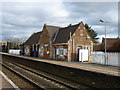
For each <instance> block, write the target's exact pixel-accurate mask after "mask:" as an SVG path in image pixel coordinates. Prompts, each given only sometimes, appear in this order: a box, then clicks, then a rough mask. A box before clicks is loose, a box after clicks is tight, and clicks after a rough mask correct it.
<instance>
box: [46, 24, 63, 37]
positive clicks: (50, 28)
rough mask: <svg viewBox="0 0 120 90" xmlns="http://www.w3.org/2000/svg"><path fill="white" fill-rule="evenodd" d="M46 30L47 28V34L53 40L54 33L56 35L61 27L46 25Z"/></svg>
mask: <svg viewBox="0 0 120 90" xmlns="http://www.w3.org/2000/svg"><path fill="white" fill-rule="evenodd" d="M46 28H47V30H48V33H49V36H50V38H51V39H53V37H54V35H55V33H56V32H57V31H58V30H59V29H60V28H61V27H57V26H51V25H46Z"/></svg>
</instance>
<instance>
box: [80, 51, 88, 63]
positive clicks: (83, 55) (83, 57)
mask: <svg viewBox="0 0 120 90" xmlns="http://www.w3.org/2000/svg"><path fill="white" fill-rule="evenodd" d="M79 61H81V62H83V61H88V49H80V50H79Z"/></svg>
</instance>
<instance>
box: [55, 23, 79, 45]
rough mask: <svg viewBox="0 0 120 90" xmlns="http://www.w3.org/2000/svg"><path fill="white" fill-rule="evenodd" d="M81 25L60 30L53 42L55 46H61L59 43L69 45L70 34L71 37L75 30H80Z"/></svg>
mask: <svg viewBox="0 0 120 90" xmlns="http://www.w3.org/2000/svg"><path fill="white" fill-rule="evenodd" d="M79 25H80V23H79V24H76V25H69V26H68V27H65V28H60V29H59V31H58V32H57V33H56V37H55V40H54V41H53V44H59V43H67V42H68V40H69V39H70V32H71V35H72V34H73V33H74V32H75V30H76V29H77V28H78V26H79Z"/></svg>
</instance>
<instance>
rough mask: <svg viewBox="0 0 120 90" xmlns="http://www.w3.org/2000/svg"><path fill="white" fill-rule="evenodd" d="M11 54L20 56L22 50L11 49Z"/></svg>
mask: <svg viewBox="0 0 120 90" xmlns="http://www.w3.org/2000/svg"><path fill="white" fill-rule="evenodd" d="M9 53H11V54H18V55H20V50H14V49H10V50H9Z"/></svg>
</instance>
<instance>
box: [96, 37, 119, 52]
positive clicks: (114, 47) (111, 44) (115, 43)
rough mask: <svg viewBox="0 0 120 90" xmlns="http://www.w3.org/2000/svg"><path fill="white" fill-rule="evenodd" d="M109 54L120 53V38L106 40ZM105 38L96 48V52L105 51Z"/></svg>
mask: <svg viewBox="0 0 120 90" xmlns="http://www.w3.org/2000/svg"><path fill="white" fill-rule="evenodd" d="M106 46H107V52H120V38H119V37H118V38H106ZM104 47H105V38H102V43H101V44H99V45H95V46H94V51H103V52H104V50H105V48H104Z"/></svg>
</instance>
